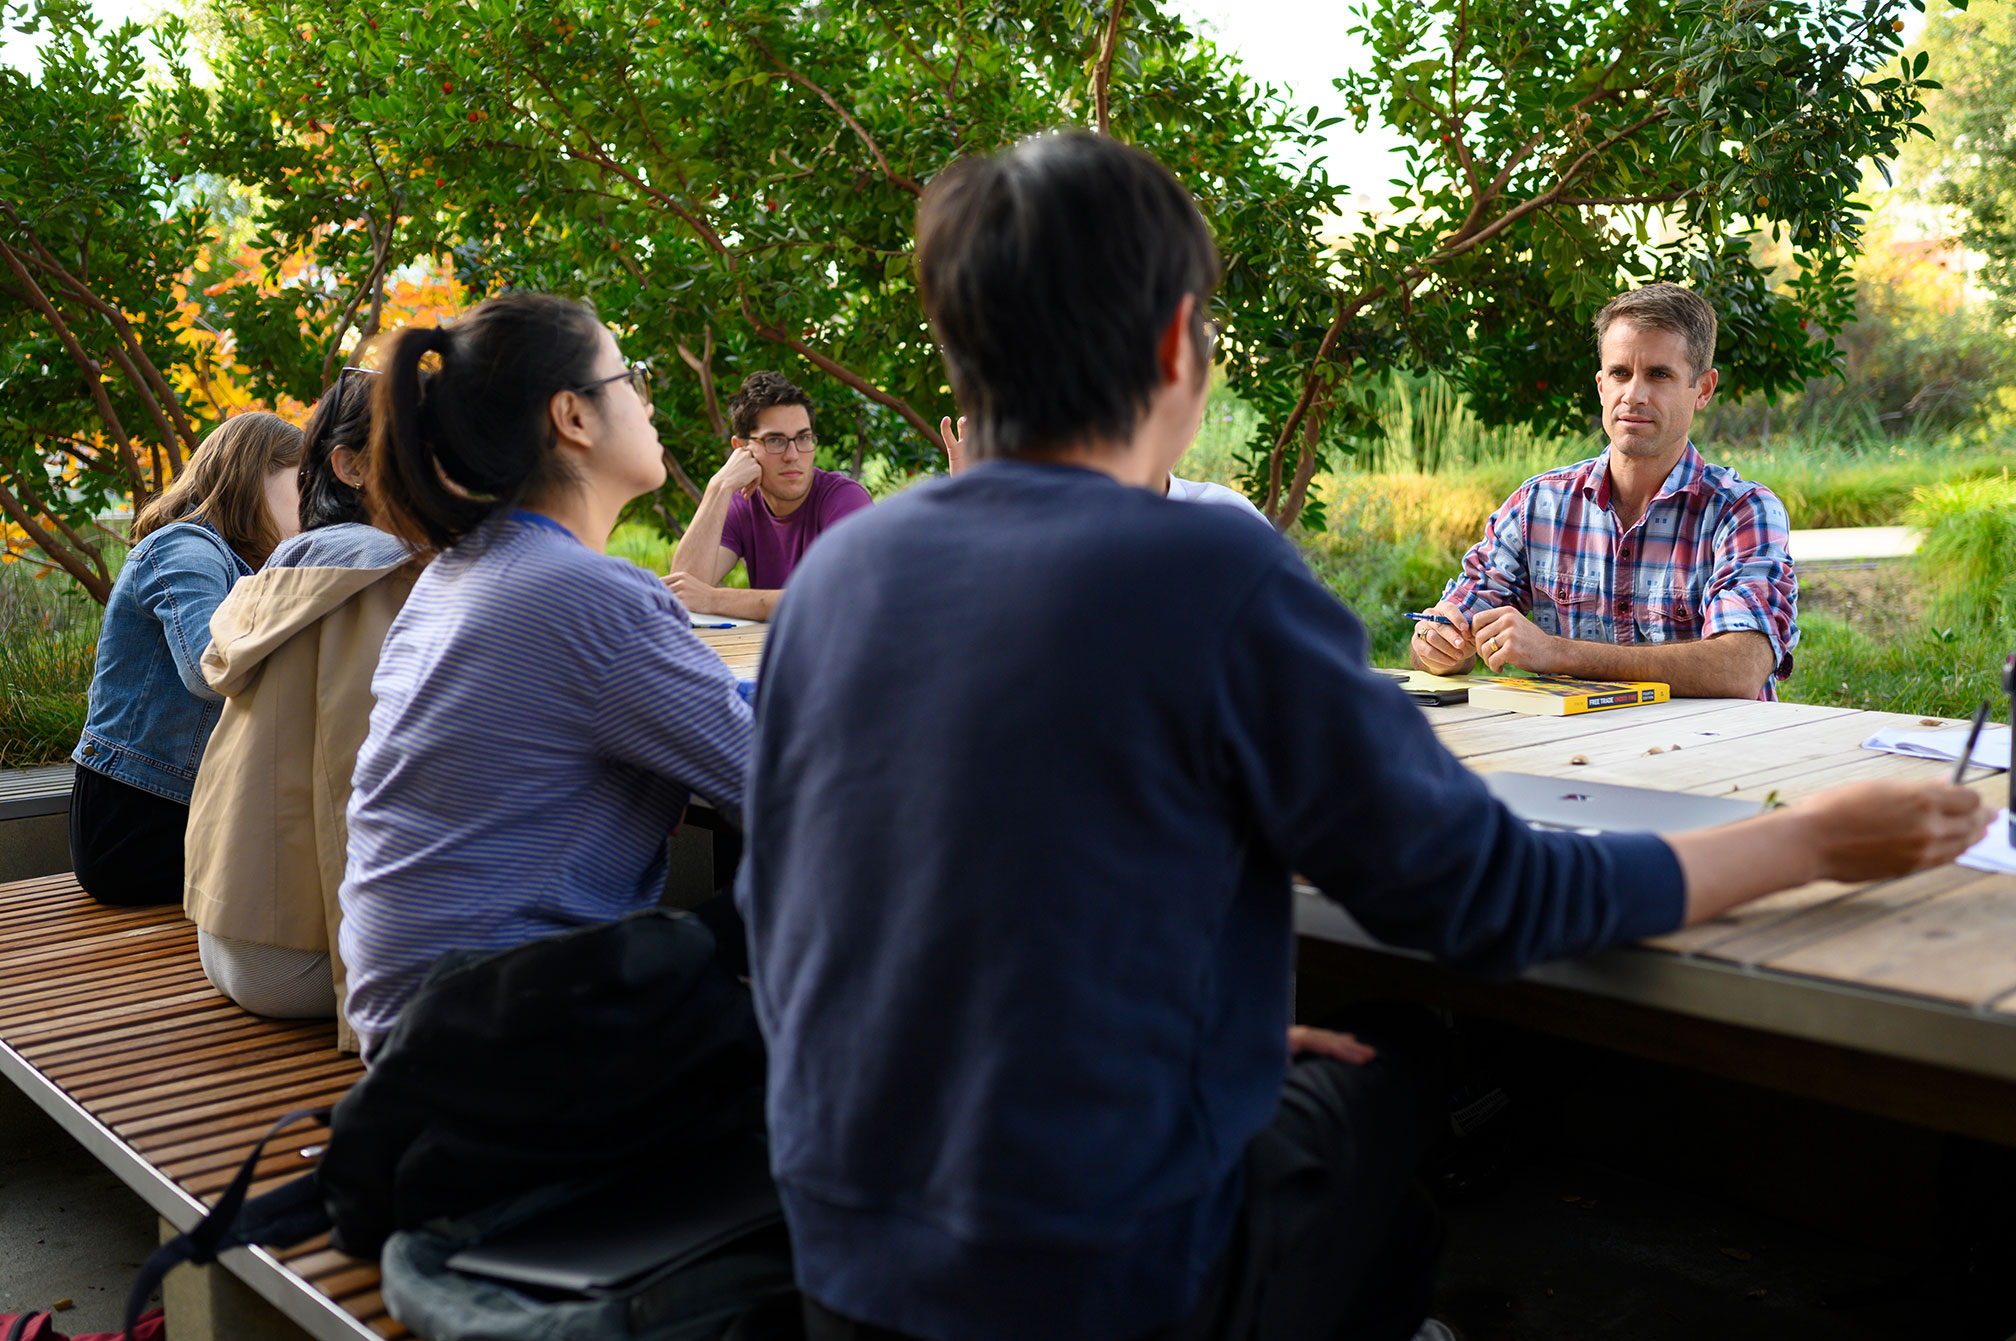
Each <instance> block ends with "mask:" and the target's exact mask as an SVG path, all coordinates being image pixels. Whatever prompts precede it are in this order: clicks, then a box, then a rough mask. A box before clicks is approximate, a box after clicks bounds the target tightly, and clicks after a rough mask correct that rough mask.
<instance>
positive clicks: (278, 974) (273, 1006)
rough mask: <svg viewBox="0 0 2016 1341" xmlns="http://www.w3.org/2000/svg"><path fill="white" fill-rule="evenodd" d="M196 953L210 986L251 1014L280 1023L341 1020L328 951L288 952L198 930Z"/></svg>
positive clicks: (282, 948) (279, 947)
mask: <svg viewBox="0 0 2016 1341" xmlns="http://www.w3.org/2000/svg"><path fill="white" fill-rule="evenodd" d="M196 952H197V954H198V955H200V956H201V957H202V960H203V976H204V977H206V978H208V979H209V980H210V985H211V986H213V987H215V988H216V989H217V990H218V991H220V992H222V993H223V994H224V995H225V996H228V997H230V998H231V999H232V1000H233V1001H235V1002H237V1003H238V1004H239V1005H241V1006H243V1007H244V1008H245V1009H247V1010H249V1011H251V1012H252V1013H253V1014H254V1015H267V1016H271V1017H273V1018H274V1019H280V1020H329V1019H334V1018H335V1016H336V986H335V983H334V982H333V981H332V980H331V979H330V976H329V954H328V952H327V951H325V950H289V949H286V948H284V947H282V946H278V945H260V944H259V943H257V942H256V941H236V940H231V939H229V938H228V937H224V936H212V935H211V934H210V933H209V932H207V931H204V930H202V929H201V928H198V929H197V932H196Z"/></svg>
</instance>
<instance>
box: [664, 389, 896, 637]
mask: <svg viewBox="0 0 2016 1341" xmlns="http://www.w3.org/2000/svg"><path fill="white" fill-rule="evenodd" d="M728 422H729V427H730V429H731V431H732V433H733V435H734V436H733V437H732V438H731V439H730V443H731V446H730V450H729V452H728V461H727V464H725V465H723V466H722V467H721V469H719V470H717V471H715V472H714V478H713V479H711V480H709V481H707V492H706V493H705V494H703V495H702V496H701V499H700V506H699V508H698V509H697V510H696V511H695V512H694V514H693V522H692V525H690V526H688V527H687V528H686V534H685V535H684V536H682V537H681V538H680V540H679V547H678V548H677V549H675V550H674V551H673V552H672V571H671V572H670V573H668V574H666V576H665V585H666V586H668V587H670V588H671V589H672V592H673V594H674V595H676V596H678V598H679V599H680V601H681V602H683V603H684V604H685V606H686V609H687V610H688V611H690V612H691V613H693V614H696V615H727V616H729V617H730V618H734V619H768V618H770V611H771V608H772V607H773V606H775V605H776V604H777V598H778V597H779V596H781V595H783V594H784V584H785V583H786V582H788V581H790V580H791V570H792V569H793V568H796V567H797V566H798V561H799V560H800V559H802V558H804V557H805V551H806V550H807V549H809V548H811V545H812V542H813V541H814V540H817V539H818V538H819V537H820V536H821V535H822V534H824V532H825V531H826V529H827V528H828V527H830V526H831V525H833V523H835V522H837V521H839V520H840V519H841V518H842V517H845V516H847V515H849V514H850V513H855V512H859V511H860V510H861V509H862V508H865V507H867V506H868V505H869V503H870V502H872V501H873V500H871V499H870V498H869V497H868V491H867V490H866V489H863V488H862V487H861V486H860V485H859V484H858V483H856V482H855V481H853V480H851V479H849V478H847V476H845V475H841V474H838V473H836V472H834V471H831V470H820V469H818V468H817V467H815V466H814V465H813V464H812V458H813V455H814V453H815V452H816V451H817V449H818V446H819V438H818V435H817V434H815V433H814V432H813V431H812V398H811V397H810V396H807V395H806V394H805V393H804V392H803V391H801V390H799V389H798V388H797V387H795V386H793V385H792V384H791V383H790V381H789V380H787V379H786V378H785V376H784V375H783V374H782V373H774V372H757V373H750V374H749V376H748V377H747V378H746V379H745V380H744V381H743V383H742V389H741V390H740V391H738V392H736V393H735V395H734V396H732V397H731V398H730V399H729V401H728ZM737 563H741V564H743V565H744V566H745V567H746V568H747V570H748V573H749V589H748V590H747V591H744V590H742V589H740V588H738V587H724V586H721V585H719V584H720V581H721V579H722V578H724V577H726V576H728V573H729V570H730V569H732V568H734V567H735V565H736V564H737Z"/></svg>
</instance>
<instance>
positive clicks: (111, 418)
mask: <svg viewBox="0 0 2016 1341" xmlns="http://www.w3.org/2000/svg"><path fill="white" fill-rule="evenodd" d="M0 256H4V257H5V259H6V261H7V264H8V266H9V268H11V269H12V270H13V271H14V276H15V278H16V279H18V280H20V281H21V284H22V285H23V286H24V287H25V288H26V289H27V291H28V297H29V306H31V307H33V308H34V309H35V310H36V311H38V312H40V313H41V314H42V317H43V319H44V320H46V321H47V322H49V324H50V326H51V328H52V329H53V330H54V331H55V333H56V338H57V340H58V341H60V342H61V343H62V345H63V348H64V350H65V352H67V353H68V354H69V355H70V361H71V362H73V363H75V364H76V365H77V368H78V371H80V372H82V373H83V374H84V384H85V388H86V390H88V391H89V393H90V395H91V402H92V404H93V405H94V406H96V407H97V410H98V417H99V419H100V420H102V421H103V422H104V424H105V427H106V428H107V429H108V430H110V432H111V434H112V440H113V442H115V443H117V444H118V447H119V459H120V461H121V462H122V463H123V464H124V465H125V467H126V473H127V480H128V482H129V484H130V485H131V487H132V491H133V508H134V510H135V511H136V512H137V511H138V510H139V509H140V507H141V505H142V504H143V503H145V502H146V501H147V493H148V489H147V477H146V475H145V474H144V472H142V470H141V469H140V458H139V456H138V455H137V454H136V453H135V452H134V450H133V440H132V439H131V438H129V437H127V436H126V426H125V425H124V424H123V423H121V422H120V420H119V412H118V411H117V410H115V409H113V408H112V399H111V397H109V396H107V395H106V394H105V382H104V372H103V370H102V369H101V368H100V367H99V364H98V361H97V360H96V359H93V358H92V357H91V356H90V355H89V354H87V353H86V352H85V351H84V346H83V345H81V344H79V343H78V341H77V337H76V335H75V334H74V333H72V331H71V330H70V327H69V324H68V323H67V322H65V321H64V320H63V317H62V314H61V313H59V312H58V311H57V310H56V306H55V304H53V303H51V302H50V301H49V298H48V295H46V294H44V293H43V292H42V286H41V285H39V284H37V283H36V282H35V279H34V277H33V276H32V275H30V274H29V273H28V267H27V264H26V261H25V258H24V257H23V256H22V255H21V253H20V252H18V251H16V250H14V248H13V247H12V246H10V245H8V244H7V243H6V242H5V241H0Z"/></svg>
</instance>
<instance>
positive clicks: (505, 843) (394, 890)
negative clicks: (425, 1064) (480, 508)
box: [341, 511, 751, 1059]
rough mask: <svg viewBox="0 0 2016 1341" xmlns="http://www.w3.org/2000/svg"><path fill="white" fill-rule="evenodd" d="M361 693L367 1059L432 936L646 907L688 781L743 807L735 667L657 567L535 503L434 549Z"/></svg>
mask: <svg viewBox="0 0 2016 1341" xmlns="http://www.w3.org/2000/svg"><path fill="white" fill-rule="evenodd" d="M371 690H372V692H373V693H374V694H375V695H376V696H377V704H376V706H375V707H374V708H373V709H372V712H371V733H370V735H369V737H368V738H367V739H366V740H365V742H364V747H363V749H362V750H361V751H360V752H359V753H358V756H357V772H356V775H355V787H354V790H353V791H352V792H351V796H350V810H349V816H350V848H349V863H348V870H347V871H346V872H345V875H344V880H343V886H342V893H341V898H342V903H343V924H342V931H341V944H342V952H343V960H344V963H345V964H346V965H347V967H348V970H349V984H350V986H349V996H348V999H347V1001H346V1002H345V1006H344V1009H345V1013H346V1014H347V1015H348V1016H349V1019H350V1023H351V1024H352V1025H353V1026H354V1027H355V1028H356V1030H357V1033H358V1036H359V1037H360V1038H361V1039H362V1040H363V1044H364V1052H365V1056H366V1058H367V1059H368V1058H369V1056H370V1055H371V1052H372V1051H373V1049H375V1048H376V1046H377V1045H378V1043H379V1042H381V1041H382V1040H383V1039H384V1037H385V1034H386V1033H387V1032H388V1031H389V1030H390V1029H391V1028H392V1026H393V1024H394V1023H395V1022H396V1021H397V1020H398V1018H399V1012H400V1011H401V1010H402V1009H403V1008H404V1007H405V1005H406V1001H407V999H408V998H409V997H410V996H412V994H413V992H414V990H415V989H416V988H417V987H418V986H419V984H420V980H421V979H422V978H423V977H425V976H426V973H427V970H428V968H429V967H430V966H431V965H432V964H433V962H434V961H435V959H436V958H437V957H439V956H440V955H441V954H442V953H443V952H445V951H448V950H453V949H474V950H503V949H509V948H511V947H512V946H516V945H521V944H524V943H525V942H527V941H532V940H536V939H538V938H540V937H543V936H548V935H552V934H554V933H556V932H560V931H564V930H567V929H569V928H572V927H578V926H583V925H591V924H594V923H599V922H607V921H610V920H613V919H615V918H617V917H621V916H622V915H624V914H625V913H628V912H631V911H633V910H635V909H638V908H644V907H648V906H650V905H651V904H652V903H654V902H656V901H657V899H658V897H659V893H660V890H661V889H662V887H663V885H664V882H665V860H666V857H665V846H666V838H667V836H668V835H669V834H670V832H671V830H672V827H673V825H674V824H676V823H677V822H678V820H679V817H680V815H681V813H682V811H683V810H684V808H685V805H686V801H687V797H688V793H689V791H690V792H697V793H699V794H700V795H701V796H702V797H704V798H706V800H707V801H708V802H709V803H710V804H712V805H713V806H715V807H716V808H717V809H719V810H721V811H722V812H723V813H724V814H725V815H726V816H727V817H728V818H730V819H732V820H734V821H735V822H736V823H738V824H739V823H740V822H741V816H742V787H743V779H744V774H745V772H746V769H747V766H748V759H749V742H750V730H751V726H750V713H749V707H748V704H747V703H746V702H744V700H743V698H742V696H741V695H739V694H738V693H737V692H736V685H735V677H734V675H733V674H731V673H730V672H729V670H728V668H727V667H726V666H725V665H723V664H722V662H721V659H720V658H719V657H717V656H716V655H715V654H714V653H713V651H711V650H710V649H709V648H708V647H707V646H706V644H704V643H702V642H701V641H700V640H699V639H698V638H697V637H695V636H694V634H693V631H692V629H691V628H690V627H689V624H688V619H687V615H686V612H685V610H684V609H683V608H681V606H680V605H679V602H678V601H677V600H676V599H675V598H674V597H673V596H672V594H671V593H670V592H668V591H666V590H665V588H664V586H663V585H662V584H661V583H660V582H659V581H658V580H657V579H656V578H654V577H652V576H651V575H650V574H648V573H646V572H644V571H643V570H641V569H639V568H637V567H636V566H634V565H632V564H630V563H627V562H625V561H624V560H622V559H616V558H611V557H609V556H607V555H602V554H597V553H595V552H594V551H592V550H590V549H588V548H587V547H586V546H584V545H582V544H581V543H580V542H579V541H578V540H576V539H575V538H574V536H573V535H572V534H570V533H569V532H568V531H566V530H565V529H564V528H563V527H561V526H560V525H559V524H558V523H556V522H553V521H551V520H549V519H547V518H545V517H542V516H539V515H537V514H536V513H530V512H522V511H521V512H514V513H512V514H510V515H508V516H505V517H500V518H497V519H495V520H493V521H491V522H488V523H486V524H485V525H484V526H483V527H482V528H481V529H479V530H478V531H477V532H476V533H475V534H473V535H471V536H470V537H469V538H468V539H466V540H464V541H463V542H462V543H461V544H458V545H455V546H453V547H452V548H450V549H448V550H446V551H445V552H443V553H442V554H441V555H440V556H439V557H437V558H436V559H435V560H434V562H433V563H432V564H431V565H430V566H429V567H428V569H427V571H426V572H425V573H424V574H422V575H421V577H420V578H419V580H418V581H416V582H415V583H414V585H413V594H412V596H411V597H409V598H408V600H407V602H406V605H405V608H404V609H402V610H401V611H400V612H399V617H398V618H397V619H396V620H395V621H394V622H393V624H392V628H391V631H390V633H388V634H387V635H386V638H385V649H384V651H383V653H382V654H381V655H380V657H379V660H378V670H377V673H376V674H375V675H374V676H373V677H372V680H371Z"/></svg>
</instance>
